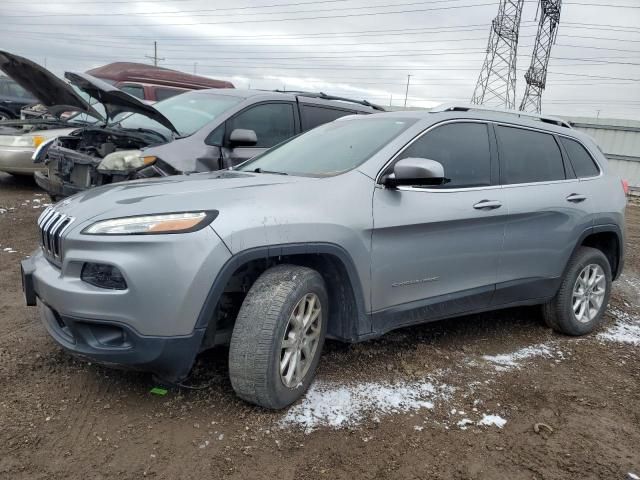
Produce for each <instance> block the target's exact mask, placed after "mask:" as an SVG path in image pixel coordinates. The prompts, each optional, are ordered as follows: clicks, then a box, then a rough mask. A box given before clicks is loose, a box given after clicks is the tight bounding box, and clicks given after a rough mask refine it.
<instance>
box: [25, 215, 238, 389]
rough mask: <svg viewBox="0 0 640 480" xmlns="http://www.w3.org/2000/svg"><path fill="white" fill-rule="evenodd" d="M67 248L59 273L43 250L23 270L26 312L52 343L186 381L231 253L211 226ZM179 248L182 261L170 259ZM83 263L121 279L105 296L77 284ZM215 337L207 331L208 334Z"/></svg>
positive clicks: (113, 363) (79, 243)
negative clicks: (110, 269)
mask: <svg viewBox="0 0 640 480" xmlns="http://www.w3.org/2000/svg"><path fill="white" fill-rule="evenodd" d="M161 237H165V236H161V235H158V236H149V237H145V238H144V239H140V238H131V237H126V238H124V239H122V240H120V241H118V240H116V239H102V240H101V241H95V240H94V239H89V240H82V241H79V240H76V241H68V239H67V240H66V243H65V257H64V260H63V261H62V262H61V265H60V266H56V265H54V264H52V263H51V262H50V261H49V260H48V259H47V258H46V257H45V255H44V253H43V252H42V250H41V249H39V250H37V251H36V252H34V254H33V255H32V256H31V257H29V258H27V259H25V260H23V261H22V263H21V270H22V284H23V291H24V296H25V301H26V303H27V305H38V308H39V313H40V317H41V320H42V322H43V323H44V325H45V327H46V329H47V331H48V332H49V334H50V335H51V337H52V338H53V339H54V340H55V341H56V342H57V343H58V344H59V345H60V346H61V347H63V348H64V349H66V350H67V351H69V352H71V353H72V354H74V355H76V356H79V357H82V358H85V359H89V360H91V361H94V362H97V363H101V364H104V365H108V366H114V367H119V368H125V369H135V370H143V371H148V372H151V373H153V374H155V375H156V376H158V377H160V378H162V379H164V380H167V381H169V382H178V381H180V380H182V379H184V378H185V377H186V376H187V374H188V373H189V370H190V369H191V366H192V365H193V362H194V360H195V357H196V355H197V354H198V353H199V351H200V348H201V347H202V341H203V338H204V335H205V332H206V331H207V328H209V329H210V330H211V329H212V328H213V329H215V324H212V325H208V324H200V325H198V324H197V322H198V319H199V316H200V311H201V309H202V305H203V304H204V302H205V299H206V297H207V294H208V292H209V288H210V286H211V281H212V275H215V272H217V271H219V269H220V268H221V267H222V265H223V264H224V263H225V262H226V261H227V260H228V258H229V256H230V253H229V251H228V249H227V248H226V247H225V246H224V244H223V243H222V242H221V241H220V240H219V238H218V237H217V236H216V235H215V233H214V232H213V230H212V229H211V228H210V227H206V228H205V229H203V230H200V231H197V232H193V233H189V234H185V236H184V237H183V238H181V239H180V241H179V243H177V238H176V236H166V237H170V238H161ZM177 246H180V247H182V248H184V252H186V254H185V255H178V256H176V254H175V251H176V250H177ZM84 262H98V263H104V262H107V263H110V264H112V265H114V266H117V268H119V269H120V270H121V271H122V272H123V274H124V275H125V276H126V278H127V285H128V286H127V289H126V290H108V289H104V288H99V287H96V286H94V285H91V284H88V283H86V282H85V281H83V280H82V279H81V278H80V275H81V270H82V265H83V264H84ZM212 331H213V330H212Z"/></svg>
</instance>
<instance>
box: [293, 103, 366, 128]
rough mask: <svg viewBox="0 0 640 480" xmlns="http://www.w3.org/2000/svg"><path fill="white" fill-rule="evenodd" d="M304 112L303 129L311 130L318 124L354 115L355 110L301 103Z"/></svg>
mask: <svg viewBox="0 0 640 480" xmlns="http://www.w3.org/2000/svg"><path fill="white" fill-rule="evenodd" d="M300 107H301V108H300V110H301V113H302V129H303V130H311V129H312V128H316V127H317V126H318V125H322V124H325V123H329V122H333V121H334V120H336V119H338V118H340V117H344V116H345V115H352V114H353V113H354V112H349V111H347V110H339V109H337V108H326V107H317V106H315V105H304V104H302V105H300Z"/></svg>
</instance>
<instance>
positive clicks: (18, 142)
mask: <svg viewBox="0 0 640 480" xmlns="http://www.w3.org/2000/svg"><path fill="white" fill-rule="evenodd" d="M45 140H46V138H45V137H43V136H42V135H0V145H1V146H3V147H33V148H36V147H38V146H39V145H40V144H41V143H42V142H44V141H45Z"/></svg>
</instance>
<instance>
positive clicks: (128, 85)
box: [87, 62, 234, 103]
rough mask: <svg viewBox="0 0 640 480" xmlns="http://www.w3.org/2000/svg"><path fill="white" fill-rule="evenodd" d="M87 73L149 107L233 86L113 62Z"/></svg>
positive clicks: (143, 66) (182, 73)
mask: <svg viewBox="0 0 640 480" xmlns="http://www.w3.org/2000/svg"><path fill="white" fill-rule="evenodd" d="M87 73H88V74H89V75H91V76H93V77H96V78H99V79H101V80H104V81H105V82H107V83H110V84H111V85H113V86H114V87H118V88H119V89H120V90H122V91H123V92H126V93H128V94H129V95H133V96H134V97H136V98H139V99H140V100H145V101H147V102H151V103H155V102H159V101H161V100H166V99H167V98H170V97H173V96H175V95H178V94H180V93H184V92H188V91H189V90H203V89H207V88H234V85H233V83H231V82H227V81H226V80H215V79H213V78H207V77H201V76H199V75H192V74H190V73H186V72H179V71H177V70H171V69H169V68H163V67H156V66H153V65H146V64H144V63H133V62H115V63H110V64H108V65H104V66H102V67H98V68H94V69H92V70H88V71H87Z"/></svg>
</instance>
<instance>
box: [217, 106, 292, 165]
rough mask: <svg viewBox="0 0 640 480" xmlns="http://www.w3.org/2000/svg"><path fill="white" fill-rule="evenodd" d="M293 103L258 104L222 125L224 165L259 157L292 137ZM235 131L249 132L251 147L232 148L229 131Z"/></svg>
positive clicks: (233, 146)
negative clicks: (250, 133)
mask: <svg viewBox="0 0 640 480" xmlns="http://www.w3.org/2000/svg"><path fill="white" fill-rule="evenodd" d="M295 125H296V122H295V116H294V104H293V103H291V102H273V103H260V104H257V105H254V106H251V107H249V108H246V109H245V110H243V111H241V112H240V113H238V114H237V115H235V116H234V117H232V118H230V119H229V120H228V121H227V122H226V126H225V138H224V145H225V147H224V148H223V149H222V154H223V159H224V166H225V167H231V166H235V165H238V164H240V163H242V162H244V161H245V160H249V159H250V158H253V157H255V156H256V155H259V154H260V153H262V152H264V151H265V150H267V149H268V148H271V147H273V146H274V145H277V144H279V143H281V142H284V141H285V140H287V139H289V138H291V137H293V136H294V135H295V134H296V126H295ZM236 128H239V129H243V130H253V131H254V132H255V133H256V138H257V140H258V141H257V142H256V144H255V145H250V146H246V145H245V146H243V145H233V144H231V143H230V142H229V136H230V135H231V132H233V130H235V129H236Z"/></svg>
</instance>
